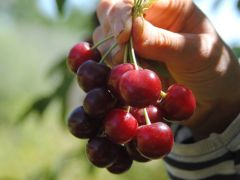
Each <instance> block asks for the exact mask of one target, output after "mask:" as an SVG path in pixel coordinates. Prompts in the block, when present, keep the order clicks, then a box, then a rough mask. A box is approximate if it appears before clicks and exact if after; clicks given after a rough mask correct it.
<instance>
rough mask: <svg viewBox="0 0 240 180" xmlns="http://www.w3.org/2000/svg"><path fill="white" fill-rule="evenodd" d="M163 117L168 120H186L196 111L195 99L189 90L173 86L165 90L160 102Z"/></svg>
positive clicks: (177, 85) (176, 85)
mask: <svg viewBox="0 0 240 180" xmlns="http://www.w3.org/2000/svg"><path fill="white" fill-rule="evenodd" d="M160 108H161V110H162V113H163V116H164V117H165V118H166V119H168V120H175V121H181V120H184V119H188V118H190V117H191V115H192V114H193V113H194V110H195V109H196V99H195V97H194V95H193V93H192V91H191V90H190V89H187V88H186V87H184V86H182V85H179V84H174V85H172V86H170V87H169V88H168V90H167V94H166V96H165V97H164V98H163V99H162V101H161V102H160Z"/></svg>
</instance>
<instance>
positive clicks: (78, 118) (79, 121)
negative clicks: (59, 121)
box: [67, 106, 101, 139]
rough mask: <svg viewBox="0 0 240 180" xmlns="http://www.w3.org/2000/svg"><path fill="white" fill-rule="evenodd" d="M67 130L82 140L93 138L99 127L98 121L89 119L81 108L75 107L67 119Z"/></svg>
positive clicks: (99, 122)
mask: <svg viewBox="0 0 240 180" xmlns="http://www.w3.org/2000/svg"><path fill="white" fill-rule="evenodd" d="M67 123H68V128H69V130H70V132H71V133H72V134H73V135H74V136H76V137H78V138H82V139H86V138H91V137H93V136H95V135H96V134H97V133H98V131H99V129H100V126H101V121H100V120H99V119H93V118H90V117H89V116H88V115H87V114H86V113H85V112H84V110H83V107H82V106H81V107H77V108H76V109H75V110H74V111H73V112H72V113H71V114H70V116H69V118H68V121H67Z"/></svg>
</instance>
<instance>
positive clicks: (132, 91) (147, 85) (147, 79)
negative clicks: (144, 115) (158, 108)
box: [119, 69, 162, 108]
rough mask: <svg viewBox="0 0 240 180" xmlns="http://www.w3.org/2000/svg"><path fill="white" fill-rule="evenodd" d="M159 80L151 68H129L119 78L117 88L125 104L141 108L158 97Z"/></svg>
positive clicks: (154, 102) (153, 102) (159, 90)
mask: <svg viewBox="0 0 240 180" xmlns="http://www.w3.org/2000/svg"><path fill="white" fill-rule="evenodd" d="M161 88H162V86H161V81H160V79H159V78H158V76H157V74H156V73H154V72H153V71H151V70H148V69H143V70H141V69H140V70H130V71H127V72H126V73H124V74H123V75H122V77H121V79H120V83H119V89H120V93H121V97H122V98H123V99H124V101H125V102H126V104H128V105H130V106H133V107H138V108H143V107H146V106H148V105H150V104H156V102H157V100H158V99H159V98H160V93H161Z"/></svg>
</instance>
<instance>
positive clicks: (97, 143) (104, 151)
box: [86, 137, 119, 168]
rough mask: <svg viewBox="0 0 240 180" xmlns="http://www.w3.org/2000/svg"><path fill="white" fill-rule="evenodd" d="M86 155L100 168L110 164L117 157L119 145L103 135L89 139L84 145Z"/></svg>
mask: <svg viewBox="0 0 240 180" xmlns="http://www.w3.org/2000/svg"><path fill="white" fill-rule="evenodd" d="M86 153H87V157H88V159H89V160H90V162H91V163H92V164H93V165H95V166H97V167H100V168H103V167H109V166H111V165H112V164H113V163H114V162H115V161H116V159H117V155H118V153H119V145H116V144H114V143H112V142H111V141H110V140H108V139H107V138H104V137H95V138H93V139H90V140H89V141H88V143H87V146H86Z"/></svg>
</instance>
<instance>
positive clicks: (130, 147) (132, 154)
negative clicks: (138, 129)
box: [124, 140, 150, 162]
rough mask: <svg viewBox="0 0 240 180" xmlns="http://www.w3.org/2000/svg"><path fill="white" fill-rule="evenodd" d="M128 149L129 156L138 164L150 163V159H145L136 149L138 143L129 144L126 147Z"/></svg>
mask: <svg viewBox="0 0 240 180" xmlns="http://www.w3.org/2000/svg"><path fill="white" fill-rule="evenodd" d="M124 146H125V147H126V150H127V152H128V154H129V156H130V157H131V158H132V159H133V160H135V161H138V162H148V161H150V159H147V158H145V157H144V156H143V155H141V154H140V153H139V152H138V150H137V147H136V142H135V141H134V140H132V141H130V142H128V143H127V144H125V145H124Z"/></svg>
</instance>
